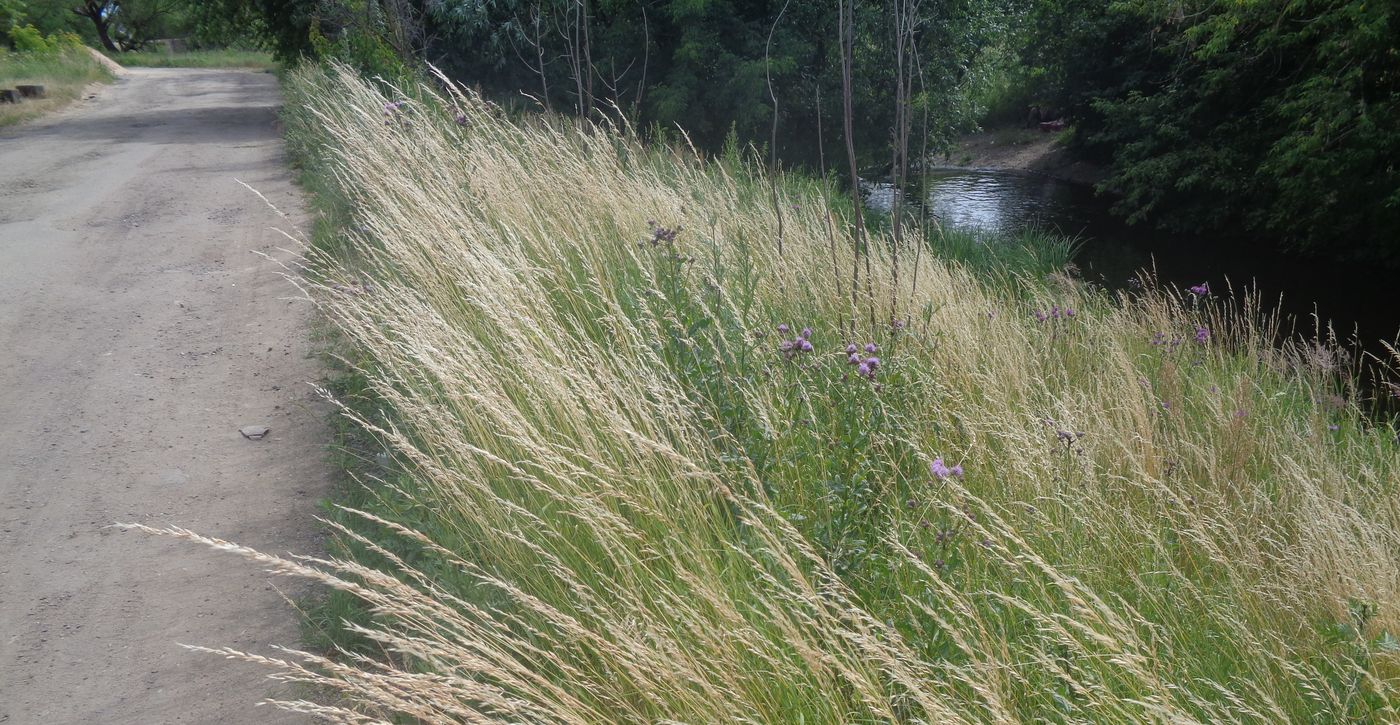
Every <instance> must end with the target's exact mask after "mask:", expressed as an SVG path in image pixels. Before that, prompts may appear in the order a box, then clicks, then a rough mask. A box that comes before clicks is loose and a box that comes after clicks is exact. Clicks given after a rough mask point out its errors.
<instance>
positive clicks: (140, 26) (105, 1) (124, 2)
mask: <svg viewBox="0 0 1400 725" xmlns="http://www.w3.org/2000/svg"><path fill="white" fill-rule="evenodd" d="M181 8H182V5H181V4H180V2H178V0H81V2H80V4H78V5H77V6H76V7H73V8H71V10H72V12H73V14H74V15H77V16H79V17H83V18H87V19H88V20H90V21H91V22H92V25H93V29H94V30H95V31H96V32H97V39H98V41H99V42H101V43H102V47H104V48H106V49H107V50H110V51H112V52H114V53H116V52H120V51H126V50H140V49H141V48H142V47H143V46H144V45H146V43H148V42H150V41H151V40H152V39H154V38H158V37H161V36H162V35H165V34H166V32H165V31H167V30H168V29H169V25H168V24H167V22H168V21H169V20H171V19H172V18H173V17H174V16H175V15H176V14H177V11H178V10H180V9H181Z"/></svg>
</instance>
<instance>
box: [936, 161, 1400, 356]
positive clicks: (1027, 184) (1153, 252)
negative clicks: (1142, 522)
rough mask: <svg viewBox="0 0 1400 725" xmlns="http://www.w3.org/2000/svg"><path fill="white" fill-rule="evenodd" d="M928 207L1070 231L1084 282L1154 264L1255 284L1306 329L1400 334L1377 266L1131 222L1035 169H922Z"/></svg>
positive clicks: (1166, 277)
mask: <svg viewBox="0 0 1400 725" xmlns="http://www.w3.org/2000/svg"><path fill="white" fill-rule="evenodd" d="M924 180H925V181H926V187H925V188H926V189H927V196H926V197H925V199H924V203H925V205H926V207H927V210H928V212H930V213H932V214H934V215H935V216H936V217H937V219H938V220H939V222H940V223H942V224H944V225H946V226H951V227H954V228H962V229H978V230H982V231H985V232H988V233H989V234H996V235H1000V234H1005V233H1014V232H1016V231H1018V230H1021V229H1024V228H1027V227H1038V228H1041V229H1048V230H1053V231H1058V232H1060V233H1063V234H1066V235H1069V236H1072V237H1076V238H1077V239H1079V240H1080V242H1081V243H1082V248H1081V250H1080V252H1079V254H1078V256H1077V257H1076V258H1075V264H1076V265H1077V266H1078V267H1079V270H1080V273H1081V275H1082V276H1083V277H1084V278H1085V279H1086V280H1088V281H1091V282H1095V283H1098V284H1102V285H1104V286H1106V287H1109V288H1111V289H1121V288H1123V287H1125V286H1127V285H1128V284H1129V282H1128V281H1129V280H1130V279H1131V278H1133V277H1135V276H1136V275H1137V273H1138V272H1139V271H1140V270H1144V269H1153V270H1155V271H1156V274H1157V276H1158V278H1159V279H1160V280H1161V281H1162V282H1164V283H1167V284H1171V285H1175V286H1177V287H1181V288H1184V287H1186V286H1189V285H1195V284H1200V283H1202V282H1208V283H1209V284H1210V286H1211V289H1212V290H1215V291H1220V292H1223V291H1225V290H1226V289H1228V285H1227V280H1228V282H1230V283H1232V284H1233V285H1234V287H1235V289H1237V290H1239V289H1243V288H1245V287H1257V288H1258V289H1259V291H1260V293H1261V295H1262V296H1263V298H1264V299H1265V300H1266V301H1269V300H1274V301H1278V300H1280V296H1282V297H1281V305H1282V308H1283V310H1284V311H1285V312H1287V313H1289V314H1291V315H1293V316H1295V317H1296V318H1297V321H1298V331H1299V332H1300V333H1306V334H1308V335H1311V333H1312V331H1313V322H1312V315H1313V314H1314V313H1316V314H1317V315H1318V316H1319V317H1320V318H1321V319H1323V320H1332V321H1333V323H1334V325H1335V327H1336V329H1337V331H1338V334H1339V336H1340V337H1341V338H1342V339H1343V340H1344V341H1346V340H1348V339H1349V338H1351V336H1352V335H1353V334H1355V335H1357V337H1358V339H1359V341H1360V342H1362V344H1363V345H1364V346H1365V348H1366V349H1368V350H1371V351H1373V352H1377V353H1378V354H1383V353H1382V348H1381V347H1380V345H1379V344H1378V343H1379V342H1380V341H1381V340H1386V341H1392V340H1395V339H1396V336H1397V332H1400V304H1397V302H1396V298H1397V295H1396V294H1395V290H1394V289H1393V288H1394V287H1395V286H1396V284H1397V283H1400V275H1396V274H1395V273H1393V272H1387V271H1385V270H1383V269H1380V268H1376V267H1368V266H1361V265H1354V264H1351V265H1349V264H1335V263H1327V262H1323V261H1317V260H1299V259H1297V258H1295V257H1291V256H1284V255H1281V254H1278V253H1275V252H1272V251H1269V250H1263V249H1260V248H1258V247H1256V246H1253V245H1246V244H1241V243H1238V242H1237V241H1236V240H1232V239H1208V238H1196V237H1185V236H1181V235H1172V234H1167V233H1163V232H1159V231H1156V230H1152V229H1149V228H1146V227H1143V226H1141V225H1138V226H1129V225H1127V224H1125V223H1123V221H1122V220H1121V219H1119V218H1118V217H1117V216H1114V215H1113V214H1111V213H1110V208H1109V207H1110V201H1109V200H1107V199H1105V198H1104V197H1101V196H1099V195H1096V194H1095V193H1094V191H1093V189H1091V188H1089V187H1087V186H1083V185H1078V184H1071V183H1068V182H1063V181H1058V180H1055V179H1052V178H1049V177H1046V176H1042V175H1038V174H1024V173H1017V172H1008V171H967V170H961V169H959V170H933V171H930V172H928V173H927V174H926V175H925V176H924Z"/></svg>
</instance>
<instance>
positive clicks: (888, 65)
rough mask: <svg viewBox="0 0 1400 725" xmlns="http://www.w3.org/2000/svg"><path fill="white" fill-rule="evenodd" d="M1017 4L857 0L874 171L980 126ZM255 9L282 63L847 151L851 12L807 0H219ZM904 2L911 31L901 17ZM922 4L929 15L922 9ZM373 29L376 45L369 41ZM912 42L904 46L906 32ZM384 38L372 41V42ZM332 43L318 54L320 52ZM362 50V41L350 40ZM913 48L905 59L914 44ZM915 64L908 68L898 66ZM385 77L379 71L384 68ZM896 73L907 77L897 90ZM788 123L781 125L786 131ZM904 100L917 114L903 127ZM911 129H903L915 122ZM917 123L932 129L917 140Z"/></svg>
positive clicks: (862, 147) (861, 116) (224, 6)
mask: <svg viewBox="0 0 1400 725" xmlns="http://www.w3.org/2000/svg"><path fill="white" fill-rule="evenodd" d="M1010 2H1011V0H922V2H917V3H907V2H904V1H903V0H854V1H853V2H852V3H851V7H850V9H849V10H850V15H851V19H852V27H853V29H854V35H853V37H852V45H851V49H852V52H853V54H854V62H853V63H852V74H853V76H852V78H851V83H850V92H851V95H852V99H851V100H852V109H853V114H854V119H853V124H852V126H853V128H852V132H853V134H854V135H855V139H854V141H855V145H856V147H857V149H858V151H859V153H860V156H861V161H862V164H863V165H871V164H875V165H879V166H884V165H886V164H887V163H888V162H889V160H890V159H891V155H890V151H889V149H890V147H891V143H892V142H893V141H896V140H898V139H897V137H898V136H899V135H900V131H899V129H901V128H904V129H905V131H906V133H904V136H906V137H907V138H909V139H916V138H917V140H918V141H920V143H922V141H923V138H924V135H925V133H927V134H928V136H929V138H930V139H931V140H930V143H932V144H933V145H934V146H939V145H941V144H944V143H946V142H948V141H949V140H951V139H952V138H953V137H954V136H955V134H956V133H957V132H958V131H959V130H961V129H962V128H964V127H966V126H967V125H968V124H969V122H970V120H971V115H972V114H971V110H972V109H971V107H970V105H969V104H968V103H967V102H966V95H967V93H966V92H967V90H968V86H969V84H968V81H969V75H968V68H969V67H970V65H971V64H972V63H973V62H974V61H975V58H976V56H977V55H978V54H979V53H980V52H981V50H982V49H983V48H984V47H985V46H986V45H988V44H990V43H994V42H997V41H998V38H999V37H1000V30H1001V28H1003V27H1004V25H1005V24H1006V22H1007V21H1008V9H1009V5H1010ZM214 4H216V5H217V7H219V8H220V9H221V10H222V11H223V12H224V13H225V14H228V15H233V14H237V13H245V14H253V15H256V16H258V17H259V18H260V21H261V22H262V24H263V25H264V26H265V27H266V28H267V29H268V32H269V34H270V38H271V40H272V41H273V42H274V45H275V47H276V48H277V50H278V52H279V53H280V54H281V55H282V56H284V57H291V56H296V55H301V54H308V53H315V52H318V51H319V50H324V49H326V48H330V47H338V48H340V49H341V50H342V51H343V52H344V53H346V54H348V55H350V56H352V59H358V60H360V61H361V62H363V63H364V64H365V65H369V66H373V65H375V64H376V63H377V62H379V61H380V60H382V57H379V56H376V54H375V52H374V51H373V49H372V48H371V47H369V46H370V45H372V44H373V43H377V44H379V45H381V46H384V47H387V48H388V49H389V50H391V51H392V52H393V54H394V55H396V56H398V57H401V58H411V59H412V60H414V61H426V62H430V63H432V64H433V65H435V66H437V67H439V68H441V69H443V70H444V71H446V72H447V73H448V74H449V75H450V76H452V77H454V78H457V79H459V80H461V81H464V82H467V83H470V84H473V85H477V86H479V87H481V88H482V89H483V90H486V91H487V92H490V93H492V94H494V95H495V96H497V97H498V98H507V99H509V98H515V99H522V98H523V97H524V96H522V94H528V96H529V97H531V98H532V99H534V100H533V101H532V102H536V103H539V104H540V105H543V106H547V107H549V108H550V109H552V110H555V111H560V112H565V113H573V114H581V115H585V116H592V117H604V116H611V117H625V118H626V119H627V120H628V122H630V123H632V124H633V125H635V126H637V127H638V128H641V129H643V130H652V129H663V130H665V132H674V131H676V130H677V129H680V130H683V131H684V132H685V133H686V134H687V135H688V137H689V138H690V139H691V141H692V142H694V143H695V144H696V145H697V146H700V147H702V148H709V149H718V148H720V147H721V146H722V145H723V144H724V143H725V141H726V140H727V139H729V138H733V139H734V140H736V141H737V142H738V143H740V144H747V143H754V144H756V145H760V146H772V147H774V148H771V149H770V151H773V152H775V153H776V155H777V156H778V158H780V159H784V160H786V161H787V162H789V163H791V162H804V163H810V164H812V165H815V163H816V160H817V159H816V157H817V151H816V150H817V147H818V143H819V139H818V131H817V127H818V124H817V116H818V115H819V114H820V115H822V116H823V117H824V124H823V129H824V130H825V132H826V134H827V136H828V137H827V138H822V139H820V141H821V142H822V143H824V144H825V146H826V150H827V151H828V152H829V153H841V152H842V150H843V149H842V143H843V138H842V136H841V133H840V129H841V126H842V124H841V114H842V109H843V83H842V76H841V67H840V65H841V60H840V51H841V47H842V46H841V45H840V44H839V42H838V33H839V28H838V8H837V5H836V4H834V3H831V4H828V3H811V2H797V1H795V0H763V1H748V2H745V1H742V0H496V1H494V2H486V1H483V0H214ZM896 8H904V9H905V13H904V15H905V16H908V17H906V20H905V21H904V25H903V27H905V28H906V30H907V31H908V32H901V31H900V30H899V28H898V27H897V26H898V24H897V23H896V22H895V21H894V17H895V16H894V15H892V12H893V11H894V9H896ZM910 8H913V9H914V10H915V11H916V14H910V13H909V12H908V10H909V9H910ZM366 35H368V36H371V38H370V39H369V40H367V39H366V38H364V37H363V36H366ZM899 38H903V41H902V42H901V43H897V42H896V41H897V39H899ZM370 40H372V41H373V43H371V42H370ZM318 44H319V45H318ZM352 46H353V47H352ZM901 48H902V50H900V49H901ZM901 57H902V58H903V62H902V64H901V61H900V58H901ZM371 70H374V69H373V68H371ZM897 77H900V78H903V81H902V82H897ZM775 107H776V109H777V112H776V121H777V125H778V132H777V133H776V134H775V133H773V124H774V121H775V112H774V109H775ZM897 107H903V108H906V109H908V112H907V114H906V116H907V118H905V120H904V121H901V120H900V119H901V116H900V114H899V112H898V111H897V110H896V109H897ZM901 124H904V125H901ZM914 126H918V130H917V133H916V132H915V131H914Z"/></svg>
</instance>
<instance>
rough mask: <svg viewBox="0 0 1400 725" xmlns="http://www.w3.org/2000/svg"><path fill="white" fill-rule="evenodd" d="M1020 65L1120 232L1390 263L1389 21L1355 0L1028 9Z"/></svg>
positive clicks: (1076, 3)
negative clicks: (1099, 165)
mask: <svg viewBox="0 0 1400 725" xmlns="http://www.w3.org/2000/svg"><path fill="white" fill-rule="evenodd" d="M1033 18H1034V19H1035V22H1034V25H1035V27H1037V28H1038V29H1039V32H1037V33H1035V36H1034V39H1033V42H1032V43H1031V44H1030V46H1029V48H1028V53H1027V58H1028V59H1029V60H1030V62H1032V63H1036V64H1038V65H1039V66H1040V67H1042V68H1044V69H1047V71H1048V72H1047V75H1046V78H1047V85H1048V86H1049V88H1048V90H1049V92H1051V93H1052V94H1053V95H1054V96H1055V97H1056V98H1057V99H1058V100H1059V102H1060V103H1062V104H1063V105H1064V106H1065V107H1066V108H1068V109H1069V110H1070V112H1071V115H1072V116H1073V118H1074V120H1075V122H1076V123H1077V125H1078V128H1077V133H1076V136H1075V143H1076V146H1077V147H1078V148H1079V149H1080V150H1081V152H1082V153H1085V154H1087V155H1089V156H1093V157H1097V158H1101V159H1104V160H1108V161H1110V162H1111V164H1112V175H1111V177H1110V178H1109V179H1108V180H1107V181H1106V182H1105V184H1104V186H1103V188H1104V189H1105V190H1107V191H1111V192H1113V193H1115V194H1117V195H1119V196H1120V197H1121V201H1120V203H1119V205H1118V207H1119V210H1120V211H1121V212H1122V213H1123V214H1124V215H1125V216H1127V217H1128V218H1129V219H1131V220H1151V221H1154V222H1155V223H1158V224H1160V225H1162V226H1165V227H1168V228H1172V229H1176V230H1179V231H1185V232H1202V231H1220V230H1244V231H1246V232H1248V233H1251V234H1253V235H1256V236H1261V237H1265V238H1269V239H1275V240H1278V241H1279V242H1280V243H1281V244H1282V245H1283V246H1286V247H1289V248H1292V249H1297V250H1304V251H1309V252H1317V253H1326V254H1329V255H1333V256H1339V257H1347V256H1350V257H1361V258H1365V259H1371V260H1377V261H1383V262H1387V263H1390V264H1400V245H1397V244H1396V242H1395V240H1396V238H1397V234H1400V168H1398V167H1397V165H1396V163H1395V159H1396V158H1400V44H1398V41H1397V39H1400V14H1397V12H1396V10H1395V8H1394V6H1393V4H1390V3H1377V2H1366V1H1364V0H1307V1H1300V2H1290V3H1268V2H1249V3H1242V2H1216V1H1209V0H1199V1H1197V2H1190V3H1185V4H1178V5H1173V6H1168V5H1163V4H1160V3H1154V2H1146V1H1144V0H1132V1H1128V2H1116V3H1110V4H1103V3H1098V2H1089V1H1081V0H1057V1H1055V2H1044V3H1039V4H1038V5H1037V8H1036V10H1035V11H1033Z"/></svg>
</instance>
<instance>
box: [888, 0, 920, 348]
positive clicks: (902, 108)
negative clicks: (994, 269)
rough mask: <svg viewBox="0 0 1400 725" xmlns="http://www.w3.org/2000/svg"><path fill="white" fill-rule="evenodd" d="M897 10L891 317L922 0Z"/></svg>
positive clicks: (898, 2) (897, 2)
mask: <svg viewBox="0 0 1400 725" xmlns="http://www.w3.org/2000/svg"><path fill="white" fill-rule="evenodd" d="M893 3H894V12H893V13H892V14H891V15H892V18H893V20H894V57H895V76H894V86H895V88H894V99H895V100H894V110H895V122H894V129H893V138H892V139H891V144H890V146H891V148H892V149H893V152H892V155H893V158H892V159H891V163H890V174H891V176H893V179H892V181H893V182H894V197H893V200H892V204H891V207H890V211H891V217H892V218H891V223H892V229H893V236H894V240H893V245H892V246H891V248H890V271H891V273H892V275H893V289H892V290H891V292H890V321H891V322H893V321H894V320H896V319H898V317H899V248H900V245H901V244H903V242H904V184H905V183H906V181H907V179H908V172H909V123H910V118H909V116H910V113H911V111H912V102H911V97H910V94H911V91H912V90H913V89H912V87H911V86H912V85H913V67H912V64H911V62H910V61H911V58H910V50H911V48H912V47H913V46H914V43H915V31H916V29H917V25H918V20H919V0H893Z"/></svg>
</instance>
